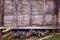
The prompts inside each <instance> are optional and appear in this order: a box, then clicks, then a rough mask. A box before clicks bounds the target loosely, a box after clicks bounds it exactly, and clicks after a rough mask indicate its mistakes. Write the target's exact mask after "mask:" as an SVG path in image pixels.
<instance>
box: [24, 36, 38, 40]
mask: <svg viewBox="0 0 60 40" xmlns="http://www.w3.org/2000/svg"><path fill="white" fill-rule="evenodd" d="M38 39H39V37H36V36H34V37H30V38H27V39H25V40H38Z"/></svg>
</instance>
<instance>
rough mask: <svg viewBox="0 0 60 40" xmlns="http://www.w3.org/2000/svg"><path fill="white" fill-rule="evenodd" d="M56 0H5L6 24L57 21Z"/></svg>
mask: <svg viewBox="0 0 60 40" xmlns="http://www.w3.org/2000/svg"><path fill="white" fill-rule="evenodd" d="M55 8H56V4H55V2H54V0H45V1H44V0H18V1H16V0H13V1H12V0H5V2H4V26H19V27H20V26H28V25H33V24H35V25H44V24H52V25H54V24H53V23H56V14H55Z"/></svg>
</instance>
